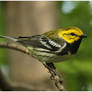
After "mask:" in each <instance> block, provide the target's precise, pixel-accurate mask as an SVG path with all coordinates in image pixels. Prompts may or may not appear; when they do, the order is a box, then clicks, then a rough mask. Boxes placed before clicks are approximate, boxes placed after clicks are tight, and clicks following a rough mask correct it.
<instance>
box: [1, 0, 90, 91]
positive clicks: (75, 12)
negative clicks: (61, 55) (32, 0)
mask: <svg viewBox="0 0 92 92" xmlns="http://www.w3.org/2000/svg"><path fill="white" fill-rule="evenodd" d="M3 3H4V2H0V34H6V31H5V24H4V19H5V18H4V17H5V16H4V14H5V12H4V8H5V7H4V6H5V4H3ZM57 7H58V11H59V13H60V16H59V20H60V21H61V24H60V26H61V27H62V28H66V27H68V26H77V27H79V28H81V29H82V30H83V31H84V33H85V34H87V36H88V38H87V39H84V40H83V41H82V43H81V46H80V48H79V51H78V53H77V55H75V56H73V58H71V59H70V60H68V62H62V63H55V65H56V67H57V70H59V71H60V72H61V74H62V75H63V77H64V82H65V83H64V84H65V87H66V89H67V90H75V91H76V90H85V91H86V90H87V91H89V90H91V91H92V31H91V30H92V1H64V2H58V3H57ZM0 41H1V40H0ZM5 54H7V52H6V51H5V49H0V64H1V65H6V64H7V63H5V61H7V60H6V59H7V57H6V55H5Z"/></svg>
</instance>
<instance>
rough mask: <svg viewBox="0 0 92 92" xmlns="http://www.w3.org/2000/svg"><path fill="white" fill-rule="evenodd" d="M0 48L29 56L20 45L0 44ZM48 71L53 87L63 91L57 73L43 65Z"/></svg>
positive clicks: (25, 49) (61, 82)
mask: <svg viewBox="0 0 92 92" xmlns="http://www.w3.org/2000/svg"><path fill="white" fill-rule="evenodd" d="M0 47H2V48H9V49H13V50H17V51H20V52H22V53H25V54H27V55H31V53H30V52H29V50H28V49H27V48H25V47H24V46H22V45H20V44H16V43H8V42H2V43H1V42H0ZM43 65H44V66H45V67H46V68H47V69H48V71H49V73H50V74H51V79H52V80H53V81H54V83H55V86H56V87H57V88H58V90H59V91H63V90H64V87H63V81H62V78H61V76H60V75H58V74H57V72H56V71H55V70H53V69H51V68H49V67H48V66H46V64H43Z"/></svg>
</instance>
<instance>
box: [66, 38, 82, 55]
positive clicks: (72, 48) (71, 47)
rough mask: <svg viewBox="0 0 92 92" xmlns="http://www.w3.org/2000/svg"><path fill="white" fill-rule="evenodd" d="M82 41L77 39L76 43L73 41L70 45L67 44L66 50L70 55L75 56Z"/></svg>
mask: <svg viewBox="0 0 92 92" xmlns="http://www.w3.org/2000/svg"><path fill="white" fill-rule="evenodd" d="M81 40H82V39H79V40H78V41H75V42H74V43H72V44H68V47H67V48H68V50H69V51H70V52H71V54H75V53H76V52H77V50H78V48H79V46H80V43H81Z"/></svg>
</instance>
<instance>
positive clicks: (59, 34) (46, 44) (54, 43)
mask: <svg viewBox="0 0 92 92" xmlns="http://www.w3.org/2000/svg"><path fill="white" fill-rule="evenodd" d="M0 38H7V39H11V40H13V41H15V42H18V43H20V44H22V45H23V46H24V47H26V48H27V49H28V50H29V52H30V53H31V54H32V56H33V57H34V58H36V59H37V60H39V61H40V62H45V63H46V64H47V65H48V66H49V67H51V68H53V69H55V66H54V64H53V63H54V62H62V61H66V60H68V59H69V58H71V57H72V56H73V55H75V54H76V53H77V51H78V48H79V46H80V43H81V41H82V39H83V38H87V35H84V33H83V31H82V30H81V29H80V28H78V27H75V26H74V27H68V28H65V29H62V28H60V29H55V30H50V31H48V32H45V33H43V34H40V35H33V36H28V37H22V36H19V37H17V38H16V37H10V36H2V35H0Z"/></svg>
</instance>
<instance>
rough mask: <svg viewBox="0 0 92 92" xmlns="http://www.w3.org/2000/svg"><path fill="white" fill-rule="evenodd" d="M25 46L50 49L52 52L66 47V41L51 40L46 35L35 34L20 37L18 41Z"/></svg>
mask: <svg viewBox="0 0 92 92" xmlns="http://www.w3.org/2000/svg"><path fill="white" fill-rule="evenodd" d="M17 42H20V43H21V44H23V45H25V46H31V47H33V48H38V49H40V50H41V49H42V50H45V51H46V50H48V51H49V52H51V53H60V52H62V50H63V49H64V48H65V47H66V43H65V42H64V41H61V44H59V43H57V42H55V41H54V40H51V39H49V38H47V37H45V36H44V35H35V36H31V37H19V38H18V41H17Z"/></svg>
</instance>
